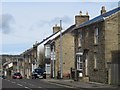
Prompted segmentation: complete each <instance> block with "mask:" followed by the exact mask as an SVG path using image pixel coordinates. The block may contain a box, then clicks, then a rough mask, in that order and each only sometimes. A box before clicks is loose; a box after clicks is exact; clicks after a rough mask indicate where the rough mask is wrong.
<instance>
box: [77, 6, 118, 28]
mask: <svg viewBox="0 0 120 90" xmlns="http://www.w3.org/2000/svg"><path fill="white" fill-rule="evenodd" d="M119 11H120V7H117V8H115V9H113V10H111V11H108V12H106V13H104V14H102V15H99V16H97V17H95V18H93V19H91V20H89V21H87V22H85V23H83V24H80V25H79V26H78V27H77V28H81V27H84V26H87V25H90V24H93V23H96V22H101V21H104V19H105V18H106V17H108V16H111V15H112V14H115V13H116V12H119ZM77 28H75V29H77Z"/></svg>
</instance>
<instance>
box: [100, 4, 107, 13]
mask: <svg viewBox="0 0 120 90" xmlns="http://www.w3.org/2000/svg"><path fill="white" fill-rule="evenodd" d="M104 13H106V10H105V6H102V9H101V14H104Z"/></svg>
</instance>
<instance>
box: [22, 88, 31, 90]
mask: <svg viewBox="0 0 120 90" xmlns="http://www.w3.org/2000/svg"><path fill="white" fill-rule="evenodd" d="M24 88H27V89H29V90H32V89H31V88H29V87H24Z"/></svg>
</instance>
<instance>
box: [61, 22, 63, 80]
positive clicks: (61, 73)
mask: <svg viewBox="0 0 120 90" xmlns="http://www.w3.org/2000/svg"><path fill="white" fill-rule="evenodd" d="M62 67H63V65H62V20H60V78H61V79H62V78H63V68H62Z"/></svg>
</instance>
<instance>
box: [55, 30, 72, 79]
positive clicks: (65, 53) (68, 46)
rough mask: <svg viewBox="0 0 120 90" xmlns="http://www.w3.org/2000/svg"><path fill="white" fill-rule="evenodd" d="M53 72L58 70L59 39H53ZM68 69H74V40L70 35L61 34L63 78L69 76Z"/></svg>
mask: <svg viewBox="0 0 120 90" xmlns="http://www.w3.org/2000/svg"><path fill="white" fill-rule="evenodd" d="M55 53H56V60H55V71H56V75H57V72H58V71H59V70H60V37H58V38H56V39H55ZM70 68H74V38H73V36H72V35H71V33H69V32H66V33H64V34H62V70H63V77H64V76H66V75H67V74H68V75H70Z"/></svg>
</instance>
